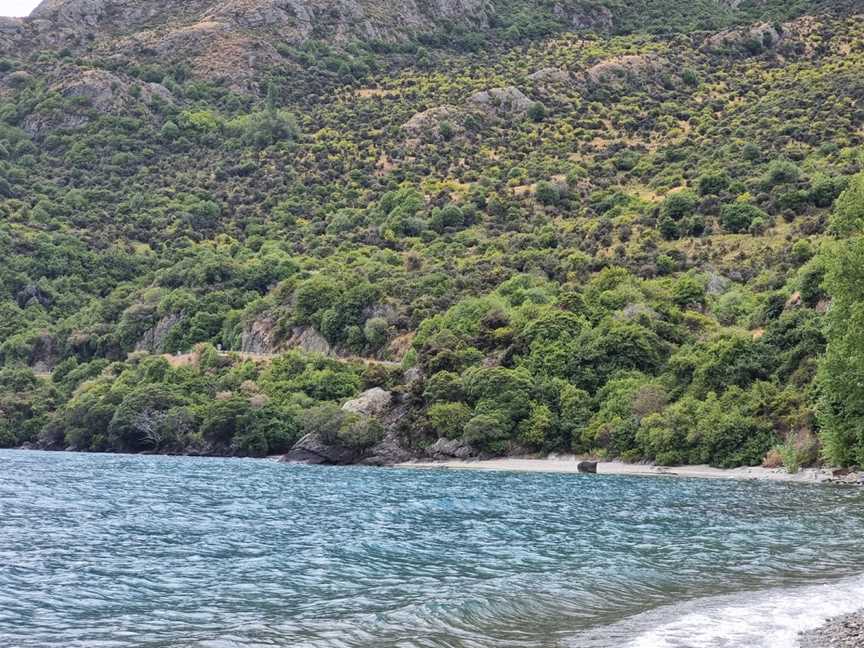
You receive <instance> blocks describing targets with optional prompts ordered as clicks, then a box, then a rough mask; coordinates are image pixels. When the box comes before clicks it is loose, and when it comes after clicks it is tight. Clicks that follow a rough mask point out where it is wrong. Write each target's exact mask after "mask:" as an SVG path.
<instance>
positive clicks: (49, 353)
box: [30, 333, 60, 373]
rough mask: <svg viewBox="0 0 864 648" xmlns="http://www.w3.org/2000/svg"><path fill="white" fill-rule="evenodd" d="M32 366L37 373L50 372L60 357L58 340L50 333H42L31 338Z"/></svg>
mask: <svg viewBox="0 0 864 648" xmlns="http://www.w3.org/2000/svg"><path fill="white" fill-rule="evenodd" d="M31 344H32V347H31V349H30V368H31V369H33V371H34V372H36V373H48V372H50V371H51V370H52V369H54V366H55V365H56V364H57V361H58V358H59V357H60V353H59V349H58V348H57V341H56V340H55V339H54V337H53V336H51V335H50V334H48V333H41V334H39V335H37V336H36V337H35V338H34V339H32V340H31Z"/></svg>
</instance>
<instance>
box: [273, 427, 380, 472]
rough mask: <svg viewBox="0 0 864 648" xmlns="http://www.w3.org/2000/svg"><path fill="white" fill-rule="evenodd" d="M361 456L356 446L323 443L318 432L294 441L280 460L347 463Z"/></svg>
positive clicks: (353, 461) (315, 463) (352, 462)
mask: <svg viewBox="0 0 864 648" xmlns="http://www.w3.org/2000/svg"><path fill="white" fill-rule="evenodd" d="M362 458H363V452H362V451H361V450H360V449H358V448H352V447H348V446H344V445H339V444H328V443H324V441H322V439H321V437H320V436H319V435H318V434H316V433H309V434H307V435H306V436H304V437H303V438H301V439H300V440H299V441H298V442H297V443H295V444H294V447H292V448H291V450H289V451H288V453H287V454H286V455H285V456H284V457H282V458H281V459H280V461H282V462H284V463H303V464H312V465H321V464H328V465H348V464H355V463H358V462H359V461H360V460H361V459H362Z"/></svg>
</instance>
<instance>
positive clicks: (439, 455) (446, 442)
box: [426, 437, 474, 461]
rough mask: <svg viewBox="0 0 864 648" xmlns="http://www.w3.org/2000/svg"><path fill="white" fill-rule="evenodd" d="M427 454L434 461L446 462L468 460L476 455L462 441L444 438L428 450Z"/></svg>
mask: <svg viewBox="0 0 864 648" xmlns="http://www.w3.org/2000/svg"><path fill="white" fill-rule="evenodd" d="M426 453H427V454H428V455H429V456H430V457H432V458H433V459H437V460H439V461H444V460H447V459H467V458H468V457H472V456H473V455H474V450H473V449H472V448H471V446H469V445H468V444H467V443H465V442H464V441H462V440H461V439H445V438H443V437H442V438H440V439H438V440H437V441H436V442H435V443H433V444H432V445H431V446H429V447H428V448H426Z"/></svg>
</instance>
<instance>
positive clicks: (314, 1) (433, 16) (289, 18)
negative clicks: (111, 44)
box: [6, 0, 493, 43]
mask: <svg viewBox="0 0 864 648" xmlns="http://www.w3.org/2000/svg"><path fill="white" fill-rule="evenodd" d="M492 12H493V6H492V3H491V2H489V0H400V2H390V1H389V0H183V2H177V1H176V0H147V1H145V2H142V1H141V0H44V2H42V4H40V5H39V6H38V7H37V8H36V9H34V10H33V13H32V14H31V16H30V18H29V19H26V20H24V21H19V23H21V24H24V25H26V26H27V27H29V28H30V29H31V30H33V31H35V32H37V33H38V34H40V35H41V36H43V40H45V41H49V42H54V43H60V42H74V41H75V40H76V39H77V40H83V39H85V38H87V34H88V33H89V34H94V33H96V34H105V33H108V34H115V35H116V34H128V33H130V32H133V31H136V30H153V32H154V33H155V32H157V31H158V32H159V33H160V34H161V35H162V36H165V37H168V38H170V36H171V31H170V30H168V31H166V30H165V29H164V27H165V26H166V25H170V26H171V28H175V27H176V26H180V28H182V29H188V28H189V27H191V26H196V25H202V24H211V25H219V26H221V27H224V28H226V29H228V30H231V31H241V30H252V29H254V30H265V31H270V32H272V33H273V34H278V35H279V37H280V39H281V40H282V41H283V42H289V43H300V42H302V41H305V40H307V39H309V38H311V37H316V38H321V39H324V40H331V41H348V40H352V39H356V38H374V39H382V40H401V39H403V38H405V37H406V36H408V35H410V34H411V33H413V32H417V31H421V30H430V29H433V28H434V27H435V26H436V25H437V24H438V23H439V22H441V21H445V20H446V21H452V22H455V23H459V24H462V25H464V26H474V27H485V26H487V25H488V24H489V19H490V16H491V15H492ZM6 27H7V30H9V31H10V32H11V31H12V30H13V28H17V27H19V25H18V24H16V23H15V22H11V21H10V22H9V23H8V24H7V25H6Z"/></svg>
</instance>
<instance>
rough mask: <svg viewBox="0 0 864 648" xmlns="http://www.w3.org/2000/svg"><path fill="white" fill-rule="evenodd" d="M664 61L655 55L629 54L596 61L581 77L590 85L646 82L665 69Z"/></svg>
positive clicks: (608, 85) (620, 84)
mask: <svg viewBox="0 0 864 648" xmlns="http://www.w3.org/2000/svg"><path fill="white" fill-rule="evenodd" d="M663 65H664V61H662V60H661V59H659V58H657V57H655V56H650V55H649V56H645V55H641V54H629V55H626V56H616V57H614V58H610V59H606V60H605V61H600V62H599V63H596V64H595V65H593V66H592V67H590V68H589V69H588V70H586V71H585V73H584V74H582V76H581V77H580V79H579V81H580V82H582V83H583V84H586V85H588V86H603V87H616V86H627V85H630V84H636V83H639V84H641V83H644V82H645V81H647V80H650V79H651V78H653V77H654V76H656V75H657V74H658V73H660V72H661V71H662V69H663Z"/></svg>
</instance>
